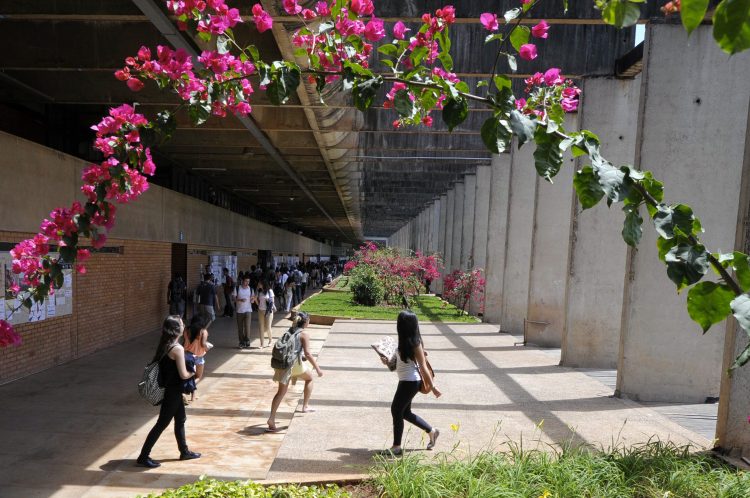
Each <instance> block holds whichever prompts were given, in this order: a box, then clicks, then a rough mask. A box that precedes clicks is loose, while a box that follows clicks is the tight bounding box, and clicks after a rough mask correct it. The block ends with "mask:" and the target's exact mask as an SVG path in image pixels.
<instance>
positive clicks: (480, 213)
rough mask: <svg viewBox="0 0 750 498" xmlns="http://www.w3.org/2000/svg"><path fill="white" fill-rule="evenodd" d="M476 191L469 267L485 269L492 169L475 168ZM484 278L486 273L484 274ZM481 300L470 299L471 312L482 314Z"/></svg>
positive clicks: (487, 167) (485, 167)
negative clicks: (471, 258)
mask: <svg viewBox="0 0 750 498" xmlns="http://www.w3.org/2000/svg"><path fill="white" fill-rule="evenodd" d="M476 177H477V189H476V197H475V203H474V252H473V256H474V257H473V259H474V261H473V262H472V264H471V265H470V266H471V267H474V268H482V269H484V270H486V269H487V240H488V236H489V233H488V229H489V221H490V188H491V187H492V167H491V166H479V167H478V168H477V173H476ZM485 276H486V272H485ZM483 304H484V303H483V300H482V299H479V300H477V299H472V301H471V308H470V310H471V312H472V314H477V313H481V312H483V309H484V306H483Z"/></svg>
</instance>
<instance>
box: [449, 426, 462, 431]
mask: <svg viewBox="0 0 750 498" xmlns="http://www.w3.org/2000/svg"><path fill="white" fill-rule="evenodd" d="M460 428H461V424H451V430H452V431H453V432H458V430H459V429H460Z"/></svg>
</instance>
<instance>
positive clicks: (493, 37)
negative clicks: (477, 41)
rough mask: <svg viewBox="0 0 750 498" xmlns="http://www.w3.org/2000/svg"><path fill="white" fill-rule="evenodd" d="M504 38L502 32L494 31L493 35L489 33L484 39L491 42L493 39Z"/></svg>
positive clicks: (485, 41)
mask: <svg viewBox="0 0 750 498" xmlns="http://www.w3.org/2000/svg"><path fill="white" fill-rule="evenodd" d="M502 39H503V34H502V33H493V34H491V35H487V37H486V38H485V39H484V43H489V42H491V41H495V40H502Z"/></svg>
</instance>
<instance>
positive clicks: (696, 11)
mask: <svg viewBox="0 0 750 498" xmlns="http://www.w3.org/2000/svg"><path fill="white" fill-rule="evenodd" d="M706 10H708V0H682V1H681V2H680V18H681V19H682V25H683V26H685V30H686V31H687V32H688V34H690V33H692V32H693V30H694V29H695V28H697V27H698V26H700V23H701V21H703V18H704V17H705V16H706Z"/></svg>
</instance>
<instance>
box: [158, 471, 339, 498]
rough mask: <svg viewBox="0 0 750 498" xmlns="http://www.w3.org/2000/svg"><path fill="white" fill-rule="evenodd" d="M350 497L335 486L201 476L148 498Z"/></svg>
mask: <svg viewBox="0 0 750 498" xmlns="http://www.w3.org/2000/svg"><path fill="white" fill-rule="evenodd" d="M349 497H351V494H350V493H349V492H348V491H345V490H343V489H341V488H339V487H338V486H336V485H335V484H328V485H326V486H303V485H297V484H283V485H272V486H264V485H262V484H258V483H256V482H253V481H244V482H243V481H219V480H216V479H206V478H205V476H202V477H201V478H200V479H199V480H197V481H195V482H194V483H192V484H186V485H184V486H181V487H179V488H177V489H168V490H167V491H165V492H163V493H162V494H159V495H156V494H149V495H148V496H147V497H146V498H349Z"/></svg>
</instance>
